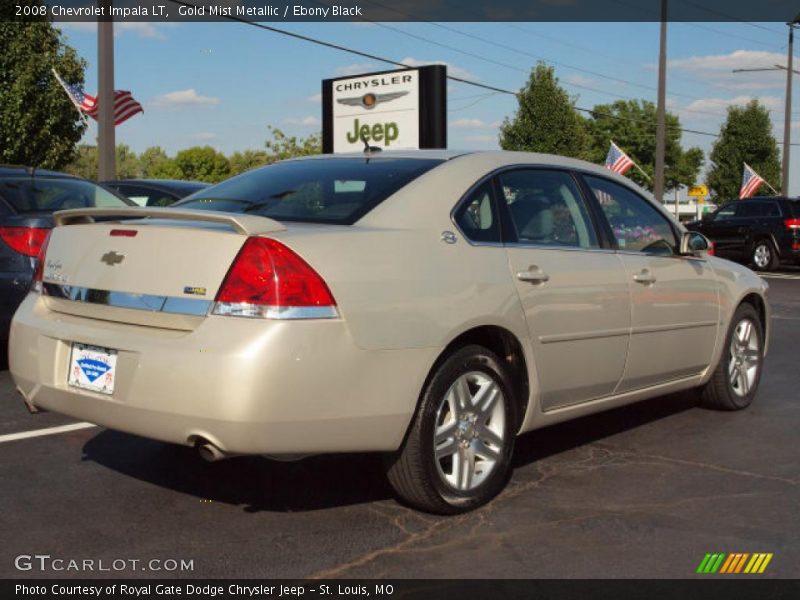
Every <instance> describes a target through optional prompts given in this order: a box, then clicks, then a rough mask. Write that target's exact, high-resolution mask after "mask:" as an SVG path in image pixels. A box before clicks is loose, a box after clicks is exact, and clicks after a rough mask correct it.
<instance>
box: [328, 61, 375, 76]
mask: <svg viewBox="0 0 800 600" xmlns="http://www.w3.org/2000/svg"><path fill="white" fill-rule="evenodd" d="M375 69H376V67H375V65H374V64H372V63H352V64H349V65H344V66H341V67H336V74H337V75H344V76H347V75H358V74H360V73H369V72H370V71H374V70H375Z"/></svg>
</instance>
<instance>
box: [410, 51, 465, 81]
mask: <svg viewBox="0 0 800 600" xmlns="http://www.w3.org/2000/svg"><path fill="white" fill-rule="evenodd" d="M400 62H401V63H403V64H404V65H407V66H409V67H423V66H425V65H445V66H446V67H447V74H448V75H452V76H453V77H460V78H461V79H469V80H470V81H478V78H477V77H476V76H475V75H473V74H472V73H470V72H469V71H467V70H466V69H462V68H461V67H457V66H456V65H454V64H452V63H449V62H446V61H443V60H419V59H417V58H414V57H412V56H407V57H406V58H404V59H403V60H401V61H400Z"/></svg>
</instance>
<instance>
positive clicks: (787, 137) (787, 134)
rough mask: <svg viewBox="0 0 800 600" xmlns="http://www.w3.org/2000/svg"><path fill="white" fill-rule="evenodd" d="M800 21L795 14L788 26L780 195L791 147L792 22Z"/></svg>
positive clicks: (786, 188) (786, 187)
mask: <svg viewBox="0 0 800 600" xmlns="http://www.w3.org/2000/svg"><path fill="white" fill-rule="evenodd" d="M798 21H800V15H797V16H796V17H795V18H794V20H793V21H792V22H791V23H787V25H788V26H789V55H788V59H787V60H788V61H789V63H788V64H787V65H786V108H785V110H786V112H785V113H784V117H783V169H782V171H781V195H782V196H786V197H788V196H789V154H790V150H791V149H792V144H791V142H792V77H793V76H794V72H793V71H792V61H793V58H794V24H795V23H796V22H798Z"/></svg>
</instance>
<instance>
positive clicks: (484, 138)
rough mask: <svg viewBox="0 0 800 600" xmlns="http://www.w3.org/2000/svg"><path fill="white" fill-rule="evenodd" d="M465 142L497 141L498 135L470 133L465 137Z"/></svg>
mask: <svg viewBox="0 0 800 600" xmlns="http://www.w3.org/2000/svg"><path fill="white" fill-rule="evenodd" d="M464 141H465V142H496V141H497V136H496V135H468V136H466V137H465V138H464Z"/></svg>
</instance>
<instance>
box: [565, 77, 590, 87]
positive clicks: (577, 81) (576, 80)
mask: <svg viewBox="0 0 800 600" xmlns="http://www.w3.org/2000/svg"><path fill="white" fill-rule="evenodd" d="M563 81H564V83H570V84H572V85H595V84H596V83H597V82H596V81H595V80H594V79H592V78H591V77H584V76H583V75H567V76H566V77H564V78H563Z"/></svg>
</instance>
